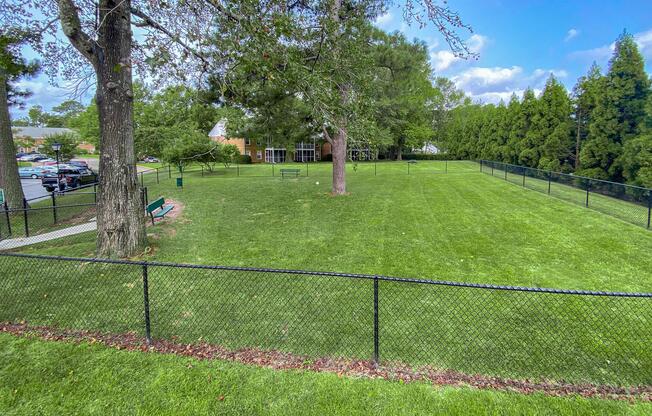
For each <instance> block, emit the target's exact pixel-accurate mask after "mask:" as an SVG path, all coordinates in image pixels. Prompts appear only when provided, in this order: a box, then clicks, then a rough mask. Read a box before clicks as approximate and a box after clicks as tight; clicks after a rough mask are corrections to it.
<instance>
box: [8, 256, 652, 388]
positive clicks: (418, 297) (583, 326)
mask: <svg viewBox="0 0 652 416" xmlns="http://www.w3.org/2000/svg"><path fill="white" fill-rule="evenodd" d="M0 321H3V322H22V321H26V322H28V323H29V324H32V325H46V326H52V327H58V328H66V329H84V330H95V331H102V332H108V333H122V332H128V331H133V332H137V333H140V334H142V336H143V338H145V339H150V337H152V338H154V339H168V340H176V341H178V342H183V343H198V342H207V343H211V344H219V345H222V346H225V347H229V348H232V349H239V348H246V347H251V348H261V349H265V350H280V351H285V352H291V353H295V354H300V355H302V356H304V355H305V356H308V357H325V356H326V357H333V358H351V359H354V358H355V359H370V360H376V361H379V362H380V363H386V364H390V363H394V364H398V363H401V364H407V365H410V366H415V367H420V366H429V367H431V368H436V369H450V370H455V371H461V372H465V373H470V374H484V375H490V376H499V377H508V378H517V379H531V380H554V381H565V382H573V383H594V384H605V385H614V386H649V385H652V293H606V292H588V291H570V290H554V289H539V288H523V287H508V286H492V285H477V284H467V283H452V282H440V281H431V280H410V279H400V278H391V277H384V276H369V275H357V274H341V273H318V272H308V271H291V270H273V269H253V268H235V267H217V266H197V265H180V264H168V263H149V262H138V261H110V260H97V259H78V258H62V257H49V256H33V255H24V254H0Z"/></svg>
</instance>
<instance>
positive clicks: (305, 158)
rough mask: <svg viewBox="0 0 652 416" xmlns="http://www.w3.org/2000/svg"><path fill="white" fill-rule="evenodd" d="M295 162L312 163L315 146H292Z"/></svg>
mask: <svg viewBox="0 0 652 416" xmlns="http://www.w3.org/2000/svg"><path fill="white" fill-rule="evenodd" d="M294 161H295V162H314V161H315V145H314V144H310V143H303V142H301V143H297V144H295V145H294Z"/></svg>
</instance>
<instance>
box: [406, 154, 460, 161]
mask: <svg viewBox="0 0 652 416" xmlns="http://www.w3.org/2000/svg"><path fill="white" fill-rule="evenodd" d="M401 157H402V158H403V160H410V159H414V160H450V159H449V156H448V155H447V154H446V153H437V154H429V153H404V154H402V155H401Z"/></svg>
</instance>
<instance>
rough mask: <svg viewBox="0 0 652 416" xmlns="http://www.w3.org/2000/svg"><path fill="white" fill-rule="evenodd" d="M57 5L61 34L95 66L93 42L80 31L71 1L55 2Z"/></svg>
mask: <svg viewBox="0 0 652 416" xmlns="http://www.w3.org/2000/svg"><path fill="white" fill-rule="evenodd" d="M57 4H58V6H59V20H60V21H61V28H62V29H63V33H64V34H65V35H66V36H67V37H68V39H69V40H70V43H72V45H73V46H74V47H75V49H77V50H78V51H79V52H80V53H81V54H82V55H84V57H85V58H86V59H88V61H89V62H90V63H91V64H93V66H95V65H96V63H97V56H96V54H95V46H94V43H95V42H94V40H93V39H92V38H91V37H90V36H88V35H87V34H86V33H84V31H83V30H82V28H81V21H80V20H79V13H78V12H77V7H76V6H75V4H74V3H73V0H57Z"/></svg>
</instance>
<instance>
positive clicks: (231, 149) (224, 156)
mask: <svg viewBox="0 0 652 416" xmlns="http://www.w3.org/2000/svg"><path fill="white" fill-rule="evenodd" d="M217 152H218V153H217V155H218V156H217V160H219V161H220V162H221V163H223V164H224V167H225V168H228V167H229V166H231V164H232V163H236V162H237V161H238V159H239V157H240V151H239V150H238V146H236V145H234V144H221V145H220V146H219V148H218V149H217Z"/></svg>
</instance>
